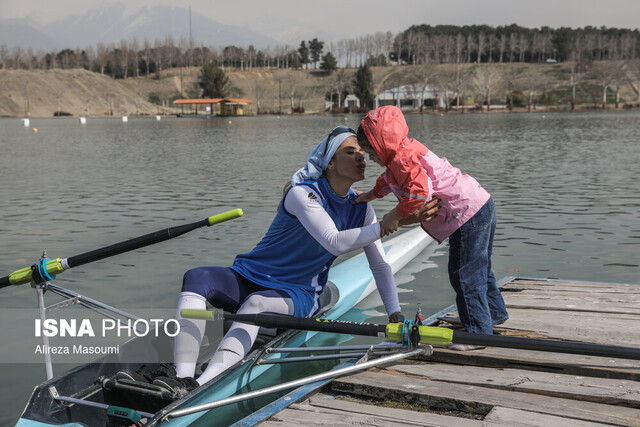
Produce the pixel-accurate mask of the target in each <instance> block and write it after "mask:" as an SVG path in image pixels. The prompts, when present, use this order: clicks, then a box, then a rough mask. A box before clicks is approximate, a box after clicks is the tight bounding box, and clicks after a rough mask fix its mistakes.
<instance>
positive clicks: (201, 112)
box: [173, 98, 253, 117]
mask: <svg viewBox="0 0 640 427" xmlns="http://www.w3.org/2000/svg"><path fill="white" fill-rule="evenodd" d="M173 104H174V105H179V106H180V107H181V112H180V114H179V115H178V116H180V117H213V116H252V115H253V106H252V104H253V101H251V100H249V99H242V98H206V99H176V100H175V101H173ZM185 107H186V109H185ZM185 110H186V111H185Z"/></svg>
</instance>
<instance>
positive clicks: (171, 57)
mask: <svg viewBox="0 0 640 427" xmlns="http://www.w3.org/2000/svg"><path fill="white" fill-rule="evenodd" d="M639 41H640V32H639V31H638V30H629V29H618V28H606V27H601V28H596V27H584V28H577V29H572V28H557V29H552V28H549V27H541V28H536V29H532V28H525V27H520V26H518V25H515V24H514V25H509V26H498V27H492V26H487V25H471V26H453V25H437V26H430V25H417V26H412V27H410V28H408V29H407V30H405V31H403V32H400V33H398V34H395V35H394V34H393V33H391V32H377V33H374V34H369V35H365V36H361V37H356V38H350V39H344V40H340V41H337V42H331V43H327V44H325V43H324V42H323V41H320V40H318V39H313V40H309V41H302V42H301V43H300V46H299V47H298V48H295V47H292V46H288V45H278V46H275V47H267V48H265V49H256V48H255V47H254V46H249V47H246V48H244V47H238V46H225V47H219V48H218V47H215V46H205V45H204V44H203V43H201V44H199V45H196V44H195V43H194V42H193V41H192V40H187V39H186V38H184V37H181V38H179V39H178V40H176V39H175V38H174V37H173V36H167V37H165V38H164V39H162V40H161V39H155V40H153V41H150V40H148V39H145V40H143V41H142V42H140V41H138V40H137V39H136V38H134V39H133V40H130V41H126V40H121V41H120V42H119V43H116V44H109V45H107V44H104V43H98V44H96V45H95V47H94V46H89V47H86V48H84V49H80V48H76V49H63V50H61V51H57V52H44V51H38V52H34V51H33V49H30V48H27V49H25V48H23V47H19V46H18V47H14V48H13V49H9V48H8V47H7V46H6V45H1V46H0V68H4V69H28V70H34V69H39V70H48V69H69V68H84V69H87V70H91V71H94V72H98V73H102V74H106V75H109V76H111V77H113V78H128V77H132V76H136V77H137V76H141V75H144V76H153V75H155V76H158V77H159V76H160V73H161V71H162V70H167V69H171V68H179V67H191V66H197V67H203V66H204V65H205V64H209V63H213V64H216V65H217V66H219V67H221V68H222V69H223V70H224V69H234V70H240V71H244V70H251V69H254V68H267V69H270V68H286V69H300V68H321V69H324V70H326V71H333V70H335V69H337V68H357V67H360V66H362V65H364V64H368V65H372V66H376V65H389V64H400V65H406V64H425V63H436V64H451V63H456V64H464V63H466V64H476V63H503V62H520V63H541V62H545V61H559V62H562V61H581V60H582V61H593V60H595V61H602V60H634V59H636V58H640V42H639Z"/></svg>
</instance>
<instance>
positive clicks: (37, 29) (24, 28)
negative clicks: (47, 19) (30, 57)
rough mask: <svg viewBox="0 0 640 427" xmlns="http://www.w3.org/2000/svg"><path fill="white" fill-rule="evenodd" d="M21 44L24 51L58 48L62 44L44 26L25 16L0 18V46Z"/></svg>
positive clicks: (10, 46)
mask: <svg viewBox="0 0 640 427" xmlns="http://www.w3.org/2000/svg"><path fill="white" fill-rule="evenodd" d="M2 45H6V46H7V47H9V48H13V47H15V46H21V47H22V48H23V49H24V50H25V51H27V50H28V49H29V48H31V49H33V51H38V50H44V51H51V50H58V49H62V48H63V45H62V44H61V43H59V42H58V41H56V40H54V39H53V38H52V37H51V36H50V35H49V34H48V33H47V30H46V29H45V28H42V27H41V26H40V25H38V24H37V23H35V22H34V21H32V20H30V19H26V18H20V19H2V20H0V46H2Z"/></svg>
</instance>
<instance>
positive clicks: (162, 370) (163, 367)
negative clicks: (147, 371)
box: [151, 363, 177, 381]
mask: <svg viewBox="0 0 640 427" xmlns="http://www.w3.org/2000/svg"><path fill="white" fill-rule="evenodd" d="M176 376H177V374H176V368H175V367H174V366H173V363H161V364H160V366H158V369H156V370H155V371H153V374H151V377H152V381H153V378H157V377H169V378H175V377H176Z"/></svg>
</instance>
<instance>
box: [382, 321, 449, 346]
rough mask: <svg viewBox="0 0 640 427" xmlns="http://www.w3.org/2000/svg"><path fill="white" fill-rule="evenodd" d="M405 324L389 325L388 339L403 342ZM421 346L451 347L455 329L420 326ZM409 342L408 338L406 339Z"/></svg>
mask: <svg viewBox="0 0 640 427" xmlns="http://www.w3.org/2000/svg"><path fill="white" fill-rule="evenodd" d="M403 328H404V324H402V323H389V324H388V325H387V339H388V340H390V341H398V342H402V341H403V339H402V330H403ZM419 328H420V330H419V332H420V344H433V345H449V344H451V342H452V340H453V329H449V328H436V327H434V326H419ZM404 341H407V338H406V337H405V338H404Z"/></svg>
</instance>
